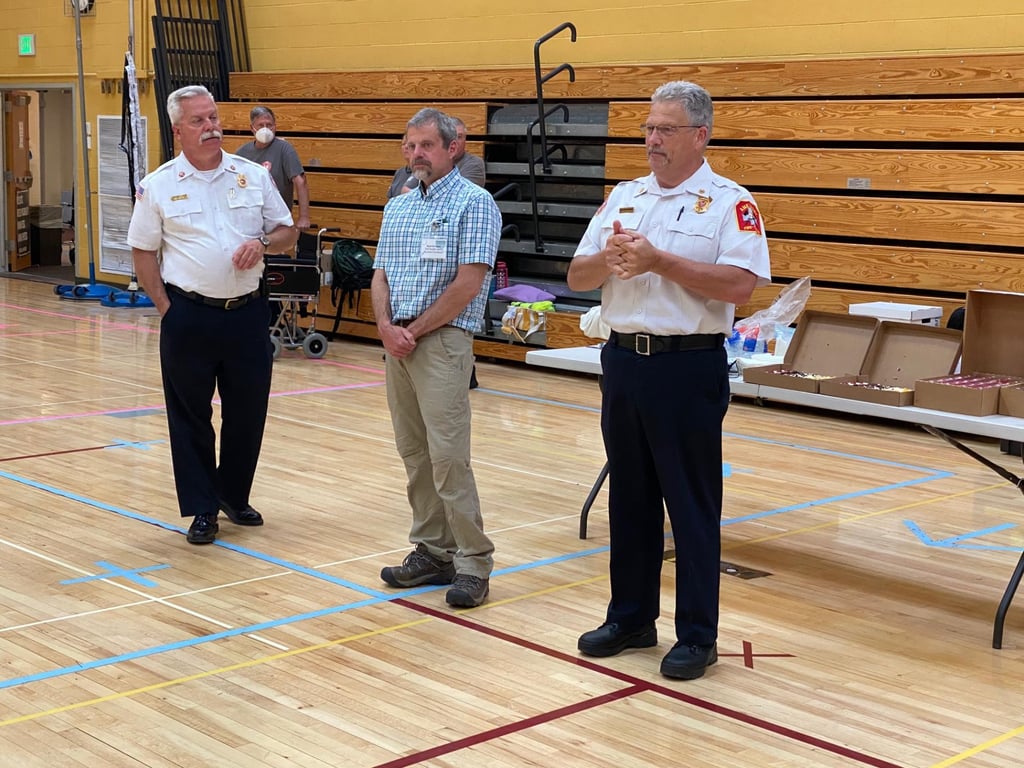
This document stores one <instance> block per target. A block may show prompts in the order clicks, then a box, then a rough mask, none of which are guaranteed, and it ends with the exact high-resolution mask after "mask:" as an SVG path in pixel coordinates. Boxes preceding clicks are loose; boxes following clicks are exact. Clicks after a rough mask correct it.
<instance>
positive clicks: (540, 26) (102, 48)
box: [0, 0, 1024, 280]
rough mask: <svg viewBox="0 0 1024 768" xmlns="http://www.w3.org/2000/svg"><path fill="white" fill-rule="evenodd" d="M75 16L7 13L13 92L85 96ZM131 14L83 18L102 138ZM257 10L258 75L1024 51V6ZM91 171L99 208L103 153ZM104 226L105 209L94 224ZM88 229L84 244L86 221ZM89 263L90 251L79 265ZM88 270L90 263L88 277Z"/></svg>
mask: <svg viewBox="0 0 1024 768" xmlns="http://www.w3.org/2000/svg"><path fill="white" fill-rule="evenodd" d="M130 1H131V2H133V3H134V9H135V31H136V40H135V50H136V54H137V58H138V66H139V76H140V79H141V80H143V81H144V85H148V84H149V78H150V77H151V74H152V66H151V62H150V53H149V51H150V48H151V46H152V41H151V23H150V15H151V13H152V7H153V5H154V4H153V2H152V0H130ZM67 3H68V0H2V5H3V9H2V13H0V87H11V86H13V85H17V86H19V87H28V88H31V86H32V84H33V83H37V84H40V85H42V84H44V83H45V84H49V85H53V84H62V83H67V84H73V85H75V87H77V62H76V45H75V25H74V18H73V17H72V16H70V15H68V13H69V11H68V5H67ZM128 9H129V0H96V3H95V11H94V13H93V14H92V15H90V16H86V17H83V19H82V47H83V64H84V66H83V70H84V73H85V89H84V90H85V94H86V115H87V120H88V121H89V122H90V123H91V124H92V125H93V127H94V128H95V124H96V116H97V115H100V114H113V115H117V114H120V111H121V102H120V96H119V95H118V94H117V93H116V92H115V93H108V94H105V93H103V92H102V90H103V87H102V86H103V81H104V80H105V79H109V80H118V79H120V77H121V67H122V62H123V57H124V51H125V49H126V47H127V40H128V29H129V27H128V18H129V11H128ZM245 10H246V17H247V22H248V34H249V45H250V50H251V55H252V63H253V69H255V70H258V71H281V70H308V71H312V70H327V71H330V70H340V69H370V70H372V69H414V68H432V67H501V66H510V67H524V66H532V64H533V45H534V42H535V41H536V39H537V38H538V37H540V36H542V35H544V34H545V33H547V32H548V31H549V30H551V29H554V28H555V27H557V26H558V25H559V24H561V23H563V22H566V21H570V22H572V23H573V24H575V25H576V28H577V30H578V33H579V36H578V40H577V42H576V43H575V44H573V43H570V42H569V36H568V34H567V33H565V32H563V33H562V34H560V35H558V36H557V37H555V38H554V39H552V40H551V41H550V42H548V43H547V44H545V45H544V47H543V48H542V53H543V64H544V65H545V66H549V65H552V64H554V63H561V62H563V61H567V62H569V63H572V64H574V65H589V64H631V63H640V62H645V63H657V62H687V61H708V60H742V59H753V60H758V59H770V58H780V59H792V58H797V57H802V56H806V57H809V58H821V57H831V56H850V57H854V56H870V55H887V56H890V55H900V54H903V55H919V54H931V53H955V52H961V51H962V52H970V53H980V52H988V53H995V52H1004V51H1015V50H1020V48H1021V43H1020V41H1022V40H1024V2H1022V0H973V2H963V0H854V2H823V1H822V0H662V2H658V3H650V4H644V3H642V2H639V0H636V1H634V2H631V3H630V2H623V1H622V0H508V1H507V2H504V3H496V2H494V0H446V1H445V2H437V3H424V2H422V0H415V1H413V0H246V1H245ZM20 33H34V34H35V35H36V50H37V53H36V56H34V57H19V56H18V52H17V35H18V34H20ZM161 108H162V107H161ZM157 109H158V107H157V105H156V104H155V103H154V98H153V89H152V88H151V87H149V88H146V91H145V93H144V95H143V112H144V114H146V115H147V116H148V117H149V136H148V139H149V147H150V168H152V167H154V165H155V163H156V162H157V161H158V159H159V152H158V149H157V147H158V143H159V131H158V127H157V119H156V118H157ZM77 116H78V104H77V102H76V104H75V118H76V121H77ZM80 135H81V134H80V129H79V127H78V125H77V124H76V126H75V137H76V140H77V138H78V136H80ZM88 160H89V167H90V172H91V173H90V178H91V180H92V182H91V183H92V187H93V193H94V196H95V191H96V187H97V181H96V179H97V175H96V158H95V152H94V151H90V153H89V157H88ZM79 189H80V190H81V189H84V187H83V181H82V177H81V176H80V179H79ZM97 218H98V217H97V208H96V201H95V199H94V200H93V222H94V225H95V223H96V221H97ZM77 220H78V221H79V222H81V223H80V224H79V235H80V236H81V235H82V234H84V229H83V227H82V223H84V215H83V212H82V210H81V208H80V209H79V212H78V214H77ZM86 252H87V249H86V248H85V245H84V242H80V244H79V253H82V254H84V253H86ZM84 262H85V260H84V259H82V258H79V259H78V263H79V266H80V267H81V270H80V272H81V271H84V269H85V265H84ZM80 276H84V274H81V275H80ZM100 277H101V279H105V278H104V277H103V276H102V275H101V276H100ZM110 279H111V280H120V279H121V278H116V277H114V278H110Z"/></svg>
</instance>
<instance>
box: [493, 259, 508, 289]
mask: <svg viewBox="0 0 1024 768" xmlns="http://www.w3.org/2000/svg"><path fill="white" fill-rule="evenodd" d="M494 287H495V289H496V290H499V291H500V290H501V289H502V288H508V264H506V263H505V262H504V261H499V262H498V263H497V264H495V265H494Z"/></svg>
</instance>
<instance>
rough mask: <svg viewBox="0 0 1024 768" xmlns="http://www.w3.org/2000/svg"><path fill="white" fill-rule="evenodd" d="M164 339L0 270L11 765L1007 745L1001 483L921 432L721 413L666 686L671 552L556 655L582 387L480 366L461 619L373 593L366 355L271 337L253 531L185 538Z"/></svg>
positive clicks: (386, 523)
mask: <svg viewBox="0 0 1024 768" xmlns="http://www.w3.org/2000/svg"><path fill="white" fill-rule="evenodd" d="M157 329H158V322H157V319H156V317H155V314H154V313H153V311H152V310H144V309H132V308H111V309H108V308H105V307H102V306H100V305H99V304H96V303H92V302H89V303H78V302H72V301H67V300H62V299H60V298H58V297H57V296H55V295H54V293H53V290H52V286H49V285H43V284H39V283H31V282H27V281H21V280H10V279H0V381H2V382H3V386H2V388H0V505H2V509H3V521H4V525H3V530H2V531H0V766H4V768H7V767H8V766H10V767H12V768H34V767H36V766H40V767H45V768H58V767H62V766H89V767H90V768H96V767H97V766H103V767H104V768H113V767H121V766H125V767H127V766H135V767H139V766H146V767H156V766H160V767H164V766H181V767H182V768H184V767H186V766H188V767H192V766H204V767H209V766H217V767H219V766H226V767H233V766H239V767H242V766H245V767H248V766H294V767H303V768H324V767H326V766H344V767H345V768H363V767H366V768H369V767H370V766H378V767H383V766H389V767H390V766H413V765H421V766H438V767H440V766H453V767H455V766H466V767H469V766H480V765H488V766H492V767H495V768H496V767H498V766H544V767H546V766H558V768H566V767H568V766H597V767H605V766H606V767H608V768H612V767H614V768H619V767H620V766H629V767H630V768H633V767H637V766H641V767H642V766H659V767H661V766H690V767H696V766H709V767H710V766H715V767H716V768H720V767H722V766H737V767H740V766H742V767H743V768H750V767H751V766H753V767H755V768H758V767H760V766H786V767H787V768H788V767H791V766H808V767H811V766H813V767H815V768H817V767H821V766H826V767H828V766H859V765H867V766H912V767H914V768H924V767H926V766H928V767H931V768H938V767H939V766H952V765H958V766H964V767H965V768H966V767H969V768H982V767H983V766H984V767H986V768H1017V767H1018V766H1020V765H1021V763H1022V762H1024V714H1022V713H1024V685H1022V683H1021V681H1022V680H1024V604H1018V605H1014V606H1013V607H1011V609H1010V613H1009V616H1008V620H1007V624H1006V634H1005V637H1004V644H1003V648H1002V650H993V649H992V648H991V632H992V619H993V614H994V611H995V607H996V605H997V603H998V600H999V598H1000V596H1001V595H1002V592H1003V590H1004V588H1005V586H1006V582H1007V579H1008V578H1009V575H1010V573H1011V571H1012V570H1013V567H1014V565H1015V564H1016V563H1017V560H1018V558H1019V556H1020V552H1021V549H1022V547H1024V535H1022V533H1021V528H1020V525H1019V522H1020V519H1021V512H1022V511H1024V500H1022V499H1021V497H1020V493H1019V492H1018V491H1017V490H1016V489H1015V488H1013V487H1012V486H1011V485H1010V484H1009V483H1007V482H1005V481H1003V480H1001V479H1000V478H999V477H998V476H997V475H995V474H994V473H993V472H991V470H989V469H987V468H985V467H984V466H982V465H981V464H979V463H977V462H975V461H973V460H972V459H970V458H969V457H967V456H965V455H963V454H961V453H960V452H959V451H956V450H955V449H953V448H952V447H950V446H949V445H947V444H946V443H944V442H943V441H940V440H938V439H937V438H934V437H931V436H929V435H927V434H925V433H924V432H922V431H920V430H916V429H914V428H911V427H903V426H897V425H891V424H886V423H880V422H867V421H857V420H842V419H837V418H833V417H829V416H826V415H824V414H821V413H814V412H803V411H797V410H786V409H781V408H777V407H759V406H757V405H755V404H753V403H749V402H743V401H736V402H734V404H733V406H732V407H731V409H730V412H729V416H728V419H727V422H726V430H727V435H726V438H725V465H724V467H723V471H724V473H725V475H726V481H725V482H726V510H725V519H724V520H723V525H724V526H725V530H724V532H723V534H724V537H723V560H725V561H728V562H729V563H730V564H732V567H731V568H729V569H728V570H729V571H730V572H729V573H726V574H724V575H723V577H722V622H721V636H720V640H719V649H720V652H721V654H722V655H721V660H720V662H719V663H718V664H717V665H716V666H714V667H712V668H711V669H710V670H709V673H708V674H707V676H706V677H704V678H703V679H701V680H698V681H694V682H689V683H684V682H676V681H669V680H666V679H664V678H661V677H660V676H659V674H658V663H659V661H660V659H661V656H662V655H663V654H664V653H665V652H666V651H667V650H668V648H669V647H670V646H671V643H672V638H671V626H672V621H671V618H672V606H673V600H672V596H673V590H674V577H673V569H672V565H671V564H670V563H669V564H666V568H665V569H664V575H663V601H662V606H663V614H662V618H661V620H660V621H659V630H660V632H661V644H660V645H659V647H658V648H655V649H649V650H643V651H631V652H627V653H624V654H622V655H621V656H618V657H615V658H611V659H606V660H588V659H583V658H581V657H580V656H579V655H578V654H577V652H576V638H577V636H578V635H579V634H580V633H581V632H583V631H586V630H588V629H592V628H593V627H595V626H597V625H598V624H600V622H601V620H602V617H603V614H604V607H605V604H606V601H607V597H608V583H607V578H606V572H607V544H608V539H607V525H606V515H605V514H604V513H605V511H606V506H605V505H606V503H607V496H606V494H605V493H604V492H602V493H601V495H600V496H599V497H598V499H597V503H596V505H595V508H594V511H593V514H592V515H591V520H590V538H589V539H587V540H585V541H584V540H580V539H579V538H578V537H577V526H578V516H579V509H580V505H581V503H582V501H583V499H584V498H585V497H586V494H587V491H588V490H589V488H590V485H591V483H592V482H593V480H594V477H595V476H596V474H597V472H598V470H599V469H600V467H601V465H602V463H603V451H602V448H601V443H600V435H599V429H598V407H599V397H598V391H597V386H596V382H595V380H594V379H593V378H590V377H583V376H572V375H568V374H565V375H561V374H557V373H554V372H550V371H545V370H541V369H532V368H528V367H524V366H517V365H509V364H493V363H489V362H487V361H481V362H480V363H479V365H478V374H479V378H480V383H481V387H480V389H478V390H474V391H473V393H472V395H471V400H472V405H473V411H474V457H475V460H474V467H475V470H476V474H477V481H478V484H479V487H480V492H481V496H482V500H483V507H484V517H485V521H486V524H487V527H488V530H489V532H490V533H491V535H492V536H493V538H494V540H495V543H496V546H497V552H496V556H495V561H496V570H495V573H494V576H493V579H492V585H491V597H490V601H489V602H488V603H486V604H485V605H484V606H482V607H480V608H478V609H475V610H471V611H460V612H456V611H453V610H451V609H449V608H448V607H447V606H446V605H445V603H444V591H443V588H422V589H416V590H409V591H392V590H390V589H388V588H387V587H386V586H385V585H384V584H383V583H382V582H381V581H380V580H379V578H378V573H379V570H380V568H381V566H383V565H386V564H393V563H396V562H398V561H400V560H401V558H402V557H403V556H404V554H405V553H406V552H407V550H408V544H407V538H406V537H407V533H408V525H409V512H408V509H407V506H406V500H405V493H404V473H403V470H402V467H401V464H400V462H399V460H398V458H397V455H396V453H395V449H394V445H393V443H392V435H391V425H390V420H389V417H388V412H387V407H386V403H385V393H384V387H383V380H384V377H383V365H382V361H381V352H380V348H379V347H378V346H376V345H374V344H369V343H364V342H352V341H347V340H337V341H332V342H331V344H330V346H329V349H328V353H327V356H326V358H324V359H323V360H308V359H305V358H303V357H302V356H301V353H299V352H286V353H285V355H284V356H283V357H282V358H281V359H280V360H279V361H278V362H277V363H276V364H275V372H274V386H273V390H274V392H273V398H272V401H271V408H270V417H269V420H268V425H267V438H266V442H265V445H264V450H263V458H262V462H261V468H260V472H259V474H258V476H257V481H256V488H255V492H254V496H253V503H254V505H255V506H256V507H257V508H258V509H260V510H261V511H262V512H263V513H264V515H265V516H266V518H267V524H266V525H265V526H264V527H262V528H239V527H235V526H232V525H231V524H230V523H227V522H222V525H221V535H220V537H219V538H218V540H217V543H216V544H215V545H213V546H208V547H193V546H189V545H188V544H187V543H186V542H185V538H184V531H185V527H186V526H185V525H184V524H183V521H182V520H181V518H179V517H178V516H177V512H176V506H175V501H174V496H173V487H172V482H171V476H170V457H169V452H168V445H167V433H166V423H165V415H164V411H163V407H162V394H161V389H160V376H159V365H158V356H157V339H158V335H157ZM196 343H197V344H201V343H202V340H201V339H197V340H196ZM969 444H970V445H971V446H972V447H973V448H975V449H976V450H978V451H980V452H981V453H983V454H984V455H986V456H988V457H989V458H992V459H994V460H998V461H1000V462H1002V463H1004V465H1006V466H1007V467H1009V468H1011V469H1012V470H1013V471H1020V469H1019V459H1016V458H1012V457H1008V456H1001V455H1000V454H999V451H998V446H996V445H995V444H994V443H992V442H987V441H980V440H969ZM1015 464H1017V465H1018V466H1017V467H1015V466H1014V465H1015ZM668 546H669V547H670V548H671V547H672V546H673V544H672V542H671V541H669V543H668ZM1022 601H1024V598H1021V599H1020V600H1018V603H1021V602H1022Z"/></svg>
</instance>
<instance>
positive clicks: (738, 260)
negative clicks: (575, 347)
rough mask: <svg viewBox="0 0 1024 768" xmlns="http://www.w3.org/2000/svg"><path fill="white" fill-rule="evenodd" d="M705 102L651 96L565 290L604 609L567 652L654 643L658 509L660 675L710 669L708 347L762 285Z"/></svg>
mask: <svg viewBox="0 0 1024 768" xmlns="http://www.w3.org/2000/svg"><path fill="white" fill-rule="evenodd" d="M712 116H713V110H712V104H711V96H710V94H708V92H707V91H705V90H704V89H703V88H701V87H700V86H699V85H695V84H693V83H689V82H685V81H677V82H671V83H666V84H664V85H662V86H661V87H660V88H658V89H657V90H656V91H655V92H654V95H653V96H651V106H650V112H649V114H648V116H647V119H646V120H645V121H644V124H643V125H641V126H640V130H641V131H642V133H643V135H644V136H645V137H646V139H647V160H648V164H649V165H650V168H651V173H650V174H649V175H647V176H644V177H642V178H639V179H636V180H634V181H627V182H623V183H622V184H619V185H618V186H616V187H615V189H614V190H612V193H611V195H609V197H608V199H607V200H606V201H605V203H604V205H603V206H602V207H601V209H600V210H599V211H598V212H597V214H596V215H595V216H594V218H593V220H591V222H590V225H589V226H588V227H587V231H586V233H585V234H584V236H583V240H582V241H581V242H580V245H579V247H578V248H577V249H576V254H575V255H574V257H573V260H572V262H571V263H570V265H569V272H568V277H567V281H568V284H569V287H570V288H572V289H573V290H574V291H589V290H593V289H595V288H600V289H601V316H602V319H604V320H605V321H606V322H607V323H608V325H609V326H610V327H611V328H612V333H611V336H610V338H609V340H608V343H607V344H605V346H604V348H603V349H602V350H601V366H602V372H603V381H602V405H601V433H602V436H603V438H604V445H605V452H606V454H607V456H608V475H609V477H610V478H611V486H610V491H609V496H608V525H609V535H610V543H611V546H610V557H609V573H610V576H611V579H610V582H611V602H610V603H609V604H608V608H607V612H606V614H605V620H604V623H603V624H602V625H601V626H600V627H598V628H597V629H594V630H591V631H590V632H585V633H584V634H583V635H582V636H581V637H580V638H579V642H578V648H579V650H580V652H581V653H583V654H584V655H587V656H598V657H603V656H614V655H615V654H617V653H620V652H621V651H624V650H626V649H628V648H651V647H653V646H655V645H657V643H658V631H657V628H656V626H655V620H656V619H657V618H658V615H659V612H660V598H659V595H660V586H661V564H662V559H663V555H664V549H665V533H664V529H665V510H666V509H667V510H668V517H669V522H670V523H671V526H672V534H673V537H674V540H675V548H676V558H675V561H676V564H675V577H676V580H675V592H676V599H675V637H676V643H675V645H674V646H673V647H672V649H671V650H670V651H669V652H668V654H667V655H666V656H665V657H664V658H663V659H662V662H661V673H662V674H663V675H665V676H666V677H670V678H677V679H683V680H692V679H695V678H698V677H700V676H701V675H703V674H704V671H705V670H706V669H707V667H708V666H710V665H711V664H714V663H715V662H716V661H717V660H718V651H717V647H716V641H717V638H718V594H719V559H720V554H721V535H720V526H721V519H722V421H723V419H724V418H725V412H726V408H727V407H728V405H729V378H728V368H727V362H726V354H725V348H724V345H723V342H724V339H725V334H728V333H729V332H730V331H731V330H732V324H733V314H734V311H735V308H736V305H737V304H745V303H746V302H747V301H749V300H750V296H751V294H752V292H753V290H754V288H755V287H757V286H759V285H765V284H767V283H768V282H769V281H770V280H771V274H770V271H769V260H768V244H767V240H766V239H765V233H764V223H763V222H762V220H761V215H760V213H759V212H758V210H757V206H756V205H755V204H754V198H753V197H751V195H750V193H749V192H748V191H747V190H745V189H744V188H743V187H741V186H739V185H738V184H736V183H735V182H733V181H730V180H729V179H727V178H725V177H723V176H719V175H718V174H717V173H715V172H714V171H712V170H711V166H709V165H708V163H707V161H706V160H705V159H704V151H705V149H706V148H707V145H708V140H709V139H710V138H711V127H712Z"/></svg>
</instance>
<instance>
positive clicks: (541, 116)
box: [533, 21, 576, 173]
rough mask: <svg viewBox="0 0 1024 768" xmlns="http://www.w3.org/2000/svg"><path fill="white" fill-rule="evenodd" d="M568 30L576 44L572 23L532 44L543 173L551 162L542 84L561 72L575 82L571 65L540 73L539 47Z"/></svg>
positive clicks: (557, 28) (562, 65) (559, 66)
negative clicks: (544, 73)
mask: <svg viewBox="0 0 1024 768" xmlns="http://www.w3.org/2000/svg"><path fill="white" fill-rule="evenodd" d="M565 29H568V30H569V32H570V34H571V35H572V37H571V39H572V42H574V43H575V42H576V27H575V26H574V25H573V23H572V22H569V21H566V22H564V23H562V24H559V25H558V26H557V27H555V28H554V29H553V30H551V31H550V32H548V33H547V34H546V35H544V36H543V37H541V38H539V39H538V40H537V42H535V43H534V44H533V71H534V76H535V77H536V80H537V121H538V123H539V125H540V156H541V162H542V163H543V164H544V173H551V161H550V160H548V136H547V130H546V128H545V126H544V120H545V118H547V117H548V113H547V112H545V111H544V83H546V82H547V81H548V80H550V79H551V78H553V77H555V76H556V75H558V74H559V73H561V72H568V73H569V82H570V83H575V82H576V70H575V69H573V67H572V65H571V64H559V65H558V66H557V67H555V68H554V69H553V70H551V71H550V72H548V73H547V74H546V75H541V73H540V47H541V45H543V44H544V43H545V42H547V41H548V40H550V39H551V38H552V37H554V36H555V35H557V34H558V33H559V32H561V31H563V30H565ZM565 120H566V122H568V121H569V112H568V110H566V113H565Z"/></svg>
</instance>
